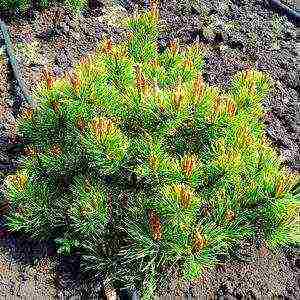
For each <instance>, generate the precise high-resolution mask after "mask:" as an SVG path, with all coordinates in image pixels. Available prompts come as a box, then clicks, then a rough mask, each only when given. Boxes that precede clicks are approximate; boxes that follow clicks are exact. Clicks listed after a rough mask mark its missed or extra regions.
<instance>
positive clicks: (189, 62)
mask: <svg viewBox="0 0 300 300" xmlns="http://www.w3.org/2000/svg"><path fill="white" fill-rule="evenodd" d="M183 65H184V67H185V68H186V69H191V68H192V67H193V65H194V64H193V61H192V60H191V59H190V58H188V59H186V60H185V61H184V62H183Z"/></svg>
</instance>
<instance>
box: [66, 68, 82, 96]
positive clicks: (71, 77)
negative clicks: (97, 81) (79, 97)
mask: <svg viewBox="0 0 300 300" xmlns="http://www.w3.org/2000/svg"><path fill="white" fill-rule="evenodd" d="M68 75H69V80H70V82H71V84H72V86H73V88H74V89H75V91H76V92H79V90H80V85H81V81H80V78H79V77H78V75H77V74H76V73H75V72H72V73H69V74H68Z"/></svg>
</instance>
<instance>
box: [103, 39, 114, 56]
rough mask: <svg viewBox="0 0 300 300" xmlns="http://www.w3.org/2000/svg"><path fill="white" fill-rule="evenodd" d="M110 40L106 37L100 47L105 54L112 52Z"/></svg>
mask: <svg viewBox="0 0 300 300" xmlns="http://www.w3.org/2000/svg"><path fill="white" fill-rule="evenodd" d="M112 46H113V44H112V40H111V39H110V38H108V39H106V40H105V42H104V44H103V47H102V51H103V52H104V53H105V54H111V53H112Z"/></svg>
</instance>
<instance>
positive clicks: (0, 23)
mask: <svg viewBox="0 0 300 300" xmlns="http://www.w3.org/2000/svg"><path fill="white" fill-rule="evenodd" d="M0 30H1V31H2V35H3V38H4V42H5V46H6V51H7V55H8V59H9V63H10V65H11V68H12V71H13V76H14V78H15V79H16V80H17V83H18V86H19V87H20V89H21V93H22V97H23V100H24V101H26V102H31V99H30V97H29V96H28V95H27V93H26V90H25V84H24V81H23V80H22V78H21V75H20V69H19V66H18V64H17V61H16V58H15V55H14V52H13V48H12V43H11V40H10V36H9V33H8V30H7V26H6V24H5V23H4V22H3V21H2V20H0Z"/></svg>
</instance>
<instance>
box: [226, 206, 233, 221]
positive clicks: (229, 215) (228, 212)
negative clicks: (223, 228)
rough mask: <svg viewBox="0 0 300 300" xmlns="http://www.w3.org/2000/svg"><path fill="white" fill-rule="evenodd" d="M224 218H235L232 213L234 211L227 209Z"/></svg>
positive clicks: (231, 219) (229, 219)
mask: <svg viewBox="0 0 300 300" xmlns="http://www.w3.org/2000/svg"><path fill="white" fill-rule="evenodd" d="M225 219H226V220H227V221H229V222H230V221H233V220H234V219H235V213H234V211H232V210H230V209H229V210H227V212H226V214H225Z"/></svg>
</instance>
